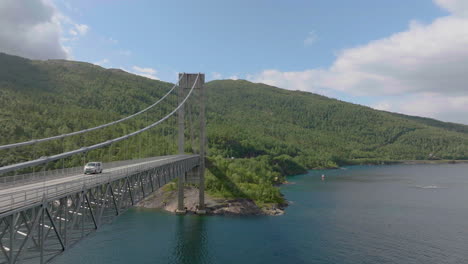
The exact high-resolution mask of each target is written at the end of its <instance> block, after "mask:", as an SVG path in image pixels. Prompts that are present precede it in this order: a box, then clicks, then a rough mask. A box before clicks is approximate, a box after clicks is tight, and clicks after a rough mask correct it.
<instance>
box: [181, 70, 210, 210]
mask: <svg viewBox="0 0 468 264" xmlns="http://www.w3.org/2000/svg"><path fill="white" fill-rule="evenodd" d="M197 76H198V80H197ZM179 78H180V82H179V85H180V87H181V88H183V89H181V91H180V92H179V98H180V99H179V100H181V99H182V98H183V92H182V90H185V89H190V88H191V87H192V86H193V85H195V86H194V89H197V90H198V92H199V93H198V94H199V96H198V103H199V107H200V108H199V109H200V115H199V119H200V153H199V154H200V165H199V167H198V175H199V182H198V189H199V197H198V210H197V214H205V213H206V211H205V155H206V132H205V131H206V130H205V129H206V121H205V103H206V98H205V74H202V73H179ZM195 81H196V82H195ZM180 109H183V108H180ZM180 109H179V113H180V114H179V154H183V150H184V148H183V145H184V137H185V136H184V134H183V131H184V125H183V123H184V114H183V113H182V111H183V110H180ZM181 132H182V133H181Z"/></svg>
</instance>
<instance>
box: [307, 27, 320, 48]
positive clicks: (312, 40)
mask: <svg viewBox="0 0 468 264" xmlns="http://www.w3.org/2000/svg"><path fill="white" fill-rule="evenodd" d="M317 39H318V38H317V34H316V33H315V32H314V31H311V32H309V34H307V37H306V38H305V39H304V45H305V46H310V45H312V44H314V43H315V42H316V41H317Z"/></svg>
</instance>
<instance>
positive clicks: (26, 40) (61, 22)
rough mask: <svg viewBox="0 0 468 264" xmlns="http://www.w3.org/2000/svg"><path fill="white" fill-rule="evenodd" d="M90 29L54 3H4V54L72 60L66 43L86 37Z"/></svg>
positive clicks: (0, 7) (0, 22) (0, 29)
mask: <svg viewBox="0 0 468 264" xmlns="http://www.w3.org/2000/svg"><path fill="white" fill-rule="evenodd" d="M88 30H89V27H88V26H87V25H84V24H77V23H75V22H74V21H73V20H72V19H70V18H69V17H67V16H65V15H63V14H62V13H61V12H60V11H59V10H58V9H57V8H56V7H55V6H54V4H53V2H52V0H28V1H17V0H2V1H0V52H5V53H8V54H13V55H18V56H22V57H27V58H30V59H70V58H71V57H72V55H71V48H70V47H69V46H64V45H63V42H71V41H75V40H77V38H78V36H84V35H85V34H86V33H87V32H88Z"/></svg>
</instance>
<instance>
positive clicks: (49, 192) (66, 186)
mask: <svg viewBox="0 0 468 264" xmlns="http://www.w3.org/2000/svg"><path fill="white" fill-rule="evenodd" d="M198 159H199V157H198V156H197V155H185V156H175V157H173V158H171V159H170V160H154V161H146V162H144V164H137V165H134V166H126V167H125V168H122V169H114V170H113V171H112V172H111V173H110V174H105V175H102V174H101V175H99V174H97V175H86V176H85V175H83V176H82V177H79V178H77V179H76V180H71V181H67V182H63V183H59V184H53V185H47V186H39V187H37V188H33V189H27V190H20V191H16V192H11V193H7V194H3V195H0V214H1V213H3V212H6V211H10V210H14V209H16V208H21V207H24V206H27V205H31V204H35V203H39V202H41V201H42V200H43V199H44V198H46V199H48V200H50V199H59V198H61V197H64V196H65V195H67V194H70V193H75V192H78V191H80V190H83V189H86V188H91V187H94V186H97V185H101V184H103V183H107V182H112V181H115V180H119V179H122V178H125V177H127V176H129V175H133V174H136V173H139V172H143V171H146V170H149V169H152V168H155V167H159V166H164V165H168V164H171V163H176V162H184V161H186V162H192V163H193V166H195V163H196V162H198ZM117 168H118V167H117Z"/></svg>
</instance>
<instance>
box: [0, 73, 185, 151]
mask: <svg viewBox="0 0 468 264" xmlns="http://www.w3.org/2000/svg"><path fill="white" fill-rule="evenodd" d="M183 76H184V74H182V75H181V77H180V78H179V80H178V81H177V83H175V84H174V86H173V87H172V88H171V89H170V90H169V92H167V93H166V94H165V95H164V96H163V97H161V98H160V99H159V100H158V101H157V102H155V103H154V104H152V105H150V106H148V107H147V108H145V109H143V110H141V111H139V112H137V113H135V114H133V115H129V116H127V117H124V118H122V119H119V120H117V121H113V122H110V123H107V124H104V125H100V126H97V127H93V128H87V129H83V130H80V131H76V132H71V133H67V134H62V135H58V136H53V137H48V138H41V139H33V140H29V141H24V142H19V143H13V144H8V145H3V146H0V150H3V149H10V148H16V147H22V146H27V145H32V144H36V143H40V142H46V141H49V140H54V139H61V138H65V137H69V136H75V135H79V134H82V133H86V132H90V131H94V130H97V129H101V128H105V127H108V126H111V125H115V124H118V123H120V122H123V121H125V120H128V119H130V118H133V117H135V116H137V115H139V114H141V113H144V112H146V111H148V110H149V109H151V108H153V107H155V106H156V105H158V104H159V103H160V102H161V101H162V100H164V99H165V98H166V97H167V96H168V95H169V94H170V93H171V92H172V91H173V90H174V89H175V88H176V87H177V86H178V85H179V82H180V80H182V77H183Z"/></svg>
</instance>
